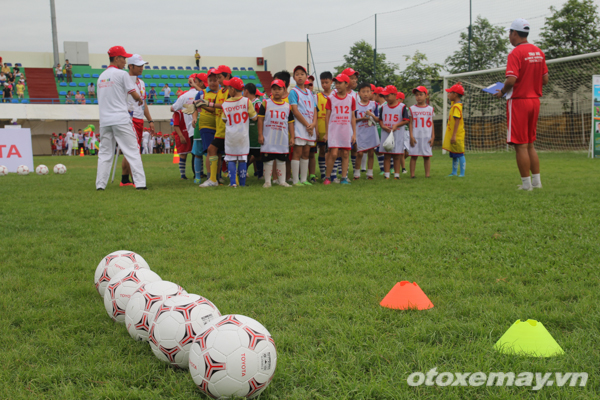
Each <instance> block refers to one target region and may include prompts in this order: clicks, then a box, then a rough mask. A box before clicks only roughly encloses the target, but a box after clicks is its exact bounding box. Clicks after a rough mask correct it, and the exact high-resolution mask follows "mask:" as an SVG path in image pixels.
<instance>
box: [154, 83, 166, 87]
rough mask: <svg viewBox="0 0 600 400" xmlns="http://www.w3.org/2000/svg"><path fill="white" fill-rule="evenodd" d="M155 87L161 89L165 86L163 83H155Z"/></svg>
mask: <svg viewBox="0 0 600 400" xmlns="http://www.w3.org/2000/svg"><path fill="white" fill-rule="evenodd" d="M156 86H158V87H163V86H165V84H164V83H157V84H156Z"/></svg>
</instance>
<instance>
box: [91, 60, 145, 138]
mask: <svg viewBox="0 0 600 400" xmlns="http://www.w3.org/2000/svg"><path fill="white" fill-rule="evenodd" d="M96 86H97V87H98V110H99V113H100V127H103V126H112V125H128V124H131V116H130V115H129V112H128V110H127V109H128V107H127V98H128V97H129V95H130V94H131V93H133V92H135V84H134V83H133V81H132V80H131V78H130V77H129V74H128V73H127V72H125V71H123V70H120V69H118V68H116V67H114V66H112V65H111V66H109V67H108V68H107V69H106V71H104V72H103V73H101V74H100V77H99V78H98V84H97V85H96Z"/></svg>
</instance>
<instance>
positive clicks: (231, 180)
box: [227, 161, 237, 185]
mask: <svg viewBox="0 0 600 400" xmlns="http://www.w3.org/2000/svg"><path fill="white" fill-rule="evenodd" d="M227 166H228V170H229V184H230V185H235V183H236V176H237V174H236V173H235V169H236V167H237V161H229V162H228V163H227Z"/></svg>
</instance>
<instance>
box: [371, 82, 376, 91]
mask: <svg viewBox="0 0 600 400" xmlns="http://www.w3.org/2000/svg"><path fill="white" fill-rule="evenodd" d="M375 89H377V87H376V86H375V85H373V84H372V83H371V90H372V91H373V92H374V91H375Z"/></svg>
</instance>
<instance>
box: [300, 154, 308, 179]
mask: <svg viewBox="0 0 600 400" xmlns="http://www.w3.org/2000/svg"><path fill="white" fill-rule="evenodd" d="M308 161H309V160H308V159H306V160H304V159H302V160H300V182H306V177H307V176H308Z"/></svg>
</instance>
